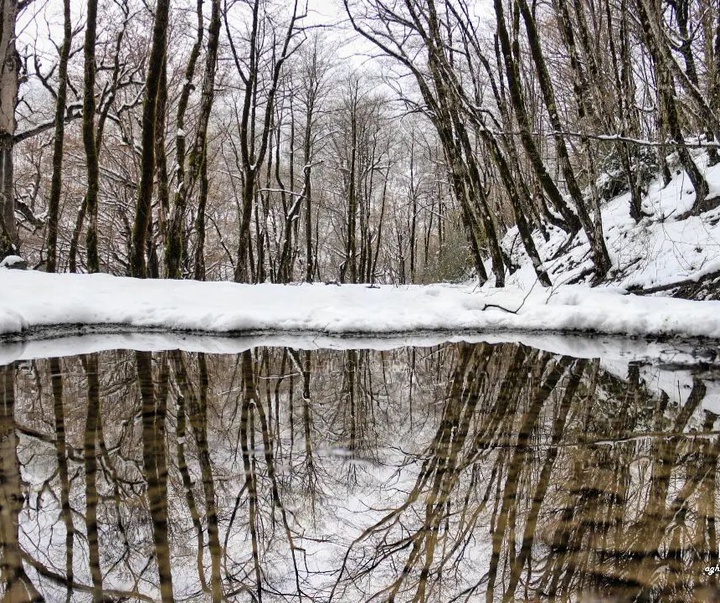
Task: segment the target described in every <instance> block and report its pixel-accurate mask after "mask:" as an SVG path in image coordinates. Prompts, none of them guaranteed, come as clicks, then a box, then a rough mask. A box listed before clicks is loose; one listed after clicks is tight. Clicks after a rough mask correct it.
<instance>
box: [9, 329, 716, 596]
mask: <svg viewBox="0 0 720 603" xmlns="http://www.w3.org/2000/svg"><path fill="white" fill-rule="evenodd" d="M667 368H668V367H665V369H667ZM670 369H671V370H670V372H668V370H661V369H660V368H658V367H656V366H646V365H644V364H642V363H638V362H632V363H629V364H628V363H625V364H624V365H623V364H622V363H618V362H614V363H606V362H602V361H600V360H598V359H578V358H573V357H570V356H561V355H555V354H551V353H549V352H544V351H540V350H537V349H533V348H531V347H527V346H525V345H521V344H512V343H505V344H495V345H491V344H487V343H481V344H468V343H455V344H451V343H448V344H442V345H437V346H434V347H426V348H398V349H394V350H389V351H388V350H386V351H371V350H315V351H304V350H296V349H292V348H283V347H256V348H254V349H252V350H249V351H244V352H242V353H239V354H224V355H220V354H218V355H212V354H203V353H188V352H179V351H167V352H138V351H127V350H125V351H118V350H116V351H106V352H99V353H94V354H86V355H77V356H69V357H62V358H49V359H41V360H30V361H15V362H13V363H11V364H8V365H7V366H4V367H0V399H1V400H2V401H3V404H2V407H1V408H0V412H1V413H2V416H1V418H0V432H1V433H0V540H1V541H0V547H2V554H1V558H2V576H1V580H2V585H1V586H0V588H2V592H3V594H4V599H3V600H4V601H5V600H7V601H13V602H15V601H30V600H46V601H248V602H260V601H266V602H275V601H298V602H299V601H308V602H311V601H312V602H329V601H337V602H341V603H342V602H361V601H362V602H364V601H413V602H424V601H433V602H438V603H447V602H449V601H488V602H490V601H712V600H717V597H718V592H720V591H719V590H718V574H717V573H715V572H716V570H715V568H718V565H720V562H719V560H718V534H717V523H716V517H717V509H718V502H719V500H718V458H719V455H720V432H719V431H718V425H719V423H718V414H716V412H714V411H719V410H720V403H719V402H718V399H719V398H720V387H719V385H720V381H718V379H719V378H720V373H719V372H718V370H717V367H716V366H715V365H714V364H712V363H710V364H707V363H705V364H698V365H687V366H686V365H683V366H680V367H677V366H676V367H670ZM661 374H662V376H661ZM668 375H669V377H668ZM718 569H720V568H718Z"/></svg>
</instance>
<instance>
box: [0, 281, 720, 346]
mask: <svg viewBox="0 0 720 603" xmlns="http://www.w3.org/2000/svg"><path fill="white" fill-rule="evenodd" d="M77 325H88V326H95V327H103V328H108V329H110V328H117V329H118V330H120V329H123V328H125V329H130V330H137V329H162V330H169V331H196V332H203V333H217V334H238V333H248V332H257V331H263V332H275V333H277V332H286V333H287V332H290V333H315V334H324V335H349V334H358V333H362V334H365V335H389V334H398V333H410V332H418V331H451V332H471V331H472V332H483V331H496V330H503V331H560V332H568V333H604V334H612V335H631V336H682V337H710V338H720V302H710V301H707V302H697V301H687V300H678V299H670V298H658V297H639V296H634V295H628V294H626V293H625V291H623V290H621V289H607V288H606V289H589V288H587V287H584V286H564V287H558V288H553V289H542V288H540V287H534V288H532V289H530V290H529V291H527V292H526V291H523V290H522V289H520V288H517V287H516V288H508V289H477V288H473V287H471V286H456V285H429V286H403V287H392V286H382V287H373V288H370V287H368V286H365V285H342V286H336V285H323V284H313V285H270V284H262V285H238V284H235V283H217V282H212V283H200V282H193V281H168V280H139V279H132V278H120V277H112V276H108V275H103V274H95V275H75V274H45V273H39V272H32V271H14V270H7V269H0V335H4V336H5V337H4V338H5V339H11V338H22V337H23V336H24V335H26V334H28V332H32V331H36V330H38V329H41V330H49V329H52V328H56V327H75V326H77Z"/></svg>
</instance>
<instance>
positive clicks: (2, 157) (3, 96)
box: [0, 0, 20, 258]
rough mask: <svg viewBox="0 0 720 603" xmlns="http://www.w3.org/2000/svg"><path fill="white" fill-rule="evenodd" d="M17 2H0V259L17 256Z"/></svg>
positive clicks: (18, 65)
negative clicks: (15, 171)
mask: <svg viewBox="0 0 720 603" xmlns="http://www.w3.org/2000/svg"><path fill="white" fill-rule="evenodd" d="M17 10H18V5H17V0H0V258H3V257H5V256H6V255H11V254H14V253H18V251H19V247H20V241H19V239H18V233H17V226H16V224H15V192H14V174H13V145H14V141H13V137H14V136H15V127H16V122H15V105H16V104H17V95H18V72H19V69H20V61H19V58H18V55H17V51H16V50H15V18H16V17H17Z"/></svg>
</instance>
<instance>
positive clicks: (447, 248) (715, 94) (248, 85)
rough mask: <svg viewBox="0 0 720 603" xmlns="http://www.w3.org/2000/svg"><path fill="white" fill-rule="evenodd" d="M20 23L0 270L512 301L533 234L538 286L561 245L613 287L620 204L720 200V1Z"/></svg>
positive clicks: (233, 0) (560, 1) (107, 5)
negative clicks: (683, 196) (8, 261)
mask: <svg viewBox="0 0 720 603" xmlns="http://www.w3.org/2000/svg"><path fill="white" fill-rule="evenodd" d="M0 7H1V9H2V13H1V16H2V27H1V29H0V60H2V61H3V62H2V71H1V72H0V79H1V84H2V86H1V88H0V160H1V165H0V181H1V182H0V184H1V186H0V210H1V211H0V216H2V219H1V220H0V257H3V256H5V255H7V254H11V253H20V254H22V256H23V257H24V258H25V259H26V260H27V261H28V263H29V264H30V265H31V266H32V267H34V268H38V269H43V270H47V271H71V272H76V271H77V272H97V271H103V272H109V273H113V274H120V275H133V276H139V277H153V278H158V277H167V278H195V279H212V280H216V279H227V280H231V279H234V280H235V281H238V282H264V281H271V282H292V281H315V280H324V281H334V282H335V281H336V282H358V283H363V282H365V283H376V282H377V283H410V282H417V283H423V282H432V281H441V280H457V279H462V278H465V277H467V276H468V275H470V274H474V275H475V276H476V277H477V278H478V279H479V281H480V282H481V283H482V282H485V281H486V280H488V279H490V280H491V281H493V282H494V284H495V285H496V286H503V284H504V282H505V278H506V276H507V275H508V274H509V273H510V272H512V270H513V269H514V265H513V262H512V260H511V259H510V257H509V255H508V253H507V249H505V248H503V245H502V243H501V242H502V237H503V235H504V234H505V233H506V232H507V230H508V229H509V228H510V227H512V226H514V225H517V227H518V229H519V234H520V238H521V239H522V243H523V246H524V249H525V251H526V253H527V254H528V256H529V257H530V259H531V260H532V261H533V265H534V267H535V271H536V273H537V276H538V278H539V280H540V282H541V283H542V284H544V285H549V284H550V277H549V275H548V273H547V272H546V270H545V268H544V266H543V262H542V261H541V259H540V256H539V254H538V252H537V242H538V241H540V240H541V239H540V238H539V237H545V239H546V240H547V238H548V237H549V233H550V232H552V231H554V230H556V229H561V230H562V231H564V232H565V236H566V242H567V244H570V243H571V242H572V241H573V240H575V239H576V238H577V237H580V238H586V239H587V240H588V242H589V243H590V249H591V256H592V265H593V269H592V271H590V272H589V273H588V274H587V275H586V277H587V278H588V279H592V282H595V283H598V282H602V281H603V280H604V279H606V278H607V274H608V271H609V269H610V267H611V264H612V261H611V258H610V256H609V254H608V251H607V248H606V245H605V241H604V233H603V225H602V220H601V214H600V208H601V206H602V205H603V203H604V202H605V201H607V200H608V199H610V198H612V197H614V196H616V195H617V194H619V193H622V192H627V191H629V192H630V208H629V211H630V215H631V216H632V217H633V218H634V219H635V220H636V221H638V222H640V221H641V220H642V219H643V218H644V209H643V203H642V201H643V195H644V194H645V192H646V189H647V185H648V183H649V182H650V180H651V179H652V178H654V177H655V176H656V175H658V174H660V175H661V177H662V178H663V179H664V180H665V182H669V180H670V178H671V176H672V174H673V173H674V172H677V171H678V170H684V171H685V173H686V174H687V177H688V181H689V184H690V185H691V186H692V189H693V191H694V193H695V201H694V204H693V206H692V208H691V209H690V210H689V212H687V216H691V215H699V214H701V213H703V212H706V211H707V210H709V209H713V208H714V207H715V206H716V205H717V200H716V198H715V194H716V192H715V191H713V190H712V189H711V187H710V186H709V185H708V183H707V181H706V179H705V176H704V168H705V166H707V165H713V164H715V163H717V162H718V152H717V145H716V142H715V141H717V140H720V119H719V117H718V116H719V115H720V8H719V7H718V4H717V2H716V1H714V0H541V1H536V2H532V1H530V0H510V1H507V0H493V1H492V3H490V2H483V3H479V2H472V1H470V0H444V1H441V0H422V1H420V0H389V1H385V2H383V1H381V0H344V5H338V6H337V7H336V11H337V16H336V17H333V18H329V19H328V18H326V17H322V16H321V15H320V14H319V13H317V12H316V11H315V10H313V9H312V7H308V6H307V5H305V4H303V3H302V2H300V1H298V0H296V1H295V2H294V3H288V2H283V1H279V0H197V2H192V1H187V0H174V1H172V2H171V1H170V0H157V2H156V3H155V4H152V3H147V2H144V1H141V0H88V1H87V3H80V2H74V1H73V2H71V1H70V0H63V2H62V6H61V3H60V2H58V1H55V2H50V1H44V0H21V1H19V2H18V0H0ZM13 31H15V35H13ZM687 216H674V218H676V219H677V218H680V219H682V218H684V217H687ZM533 233H534V235H533ZM533 236H534V237H535V238H534V239H533Z"/></svg>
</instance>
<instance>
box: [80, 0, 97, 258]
mask: <svg viewBox="0 0 720 603" xmlns="http://www.w3.org/2000/svg"><path fill="white" fill-rule="evenodd" d="M96 31H97V0H88V11H87V25H86V26H85V47H84V48H85V80H84V91H83V122H82V133H83V144H84V146H85V160H86V163H87V193H86V203H87V220H88V228H87V233H86V246H87V264H88V271H89V272H99V270H100V256H99V254H98V223H97V222H98V193H99V188H100V167H99V165H98V149H97V144H96V139H95V72H96V69H97V67H96V65H95V43H96Z"/></svg>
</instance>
